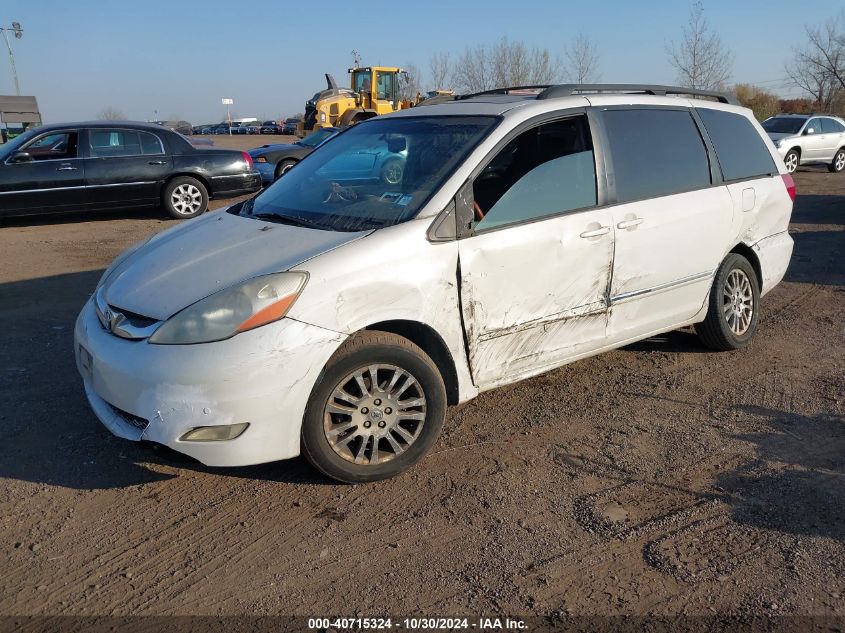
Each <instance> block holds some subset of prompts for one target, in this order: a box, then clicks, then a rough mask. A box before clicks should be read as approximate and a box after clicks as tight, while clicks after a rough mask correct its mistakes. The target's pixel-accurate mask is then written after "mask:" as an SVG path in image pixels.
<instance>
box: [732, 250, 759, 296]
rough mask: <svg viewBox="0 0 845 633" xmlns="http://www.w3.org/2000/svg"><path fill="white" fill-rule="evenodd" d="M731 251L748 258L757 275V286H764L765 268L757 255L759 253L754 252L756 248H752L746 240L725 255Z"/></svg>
mask: <svg viewBox="0 0 845 633" xmlns="http://www.w3.org/2000/svg"><path fill="white" fill-rule="evenodd" d="M730 253H736V254H737V255H742V256H743V257H744V258H745V259H747V260H748V263H749V264H751V267H752V268H753V269H754V274H755V275H757V287H758V288H761V289H762V287H763V268H762V266H761V265H760V258H759V257H757V253H755V252H754V249H753V248H751V247H750V246H749V245H748V244H746V243H745V242H740V243H739V244H737V245H736V246H734V247H733V248H732V249H731V250H730V251H728V253H727V254H726V255H725V256H726V257H727V255H729V254H730Z"/></svg>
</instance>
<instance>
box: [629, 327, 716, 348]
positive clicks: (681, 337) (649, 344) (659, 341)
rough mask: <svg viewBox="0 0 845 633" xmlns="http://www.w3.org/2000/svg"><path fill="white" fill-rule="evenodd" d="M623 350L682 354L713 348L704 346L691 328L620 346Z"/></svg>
mask: <svg viewBox="0 0 845 633" xmlns="http://www.w3.org/2000/svg"><path fill="white" fill-rule="evenodd" d="M622 351H623V352H666V353H684V354H701V353H708V354H712V353H713V350H711V349H709V348H707V347H704V344H703V343H702V342H701V339H699V338H698V335H697V334H696V333H695V331H694V330H693V329H692V328H685V329H683V330H673V331H671V332H666V333H664V334H658V335H657V336H652V337H651V338H647V339H645V340H642V341H637V342H636V343H631V344H630V345H626V346H625V347H623V348H622Z"/></svg>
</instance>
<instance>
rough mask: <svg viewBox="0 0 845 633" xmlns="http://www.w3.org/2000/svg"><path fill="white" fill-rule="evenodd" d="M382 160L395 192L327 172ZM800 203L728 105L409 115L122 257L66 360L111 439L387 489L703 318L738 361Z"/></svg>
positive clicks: (544, 106)
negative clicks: (442, 442) (497, 403)
mask: <svg viewBox="0 0 845 633" xmlns="http://www.w3.org/2000/svg"><path fill="white" fill-rule="evenodd" d="M587 90H589V91H587ZM679 93H681V94H679ZM644 148H648V151H647V152H646V151H644ZM385 151H387V152H389V153H399V152H404V153H405V155H406V163H405V168H404V170H403V174H402V178H401V179H400V181H399V182H397V183H395V184H392V183H387V182H385V181H383V180H380V179H373V180H360V179H359V180H354V181H350V182H345V181H343V180H342V178H340V177H336V175H337V174H340V173H346V172H347V171H348V168H349V163H350V162H354V161H358V162H359V163H360V165H361V168H362V169H364V168H366V166H367V164H368V163H367V161H372V160H374V158H373V157H374V156H377V155H379V154H382V153H384V152H385ZM335 166H337V169H335ZM794 195H795V189H794V185H793V183H792V178H791V177H790V176H789V174H787V173H786V169H785V167H784V165H783V163H782V161H781V160H780V159H779V157H778V155H777V152H776V150H775V148H774V146H773V145H772V143H771V142H770V141H769V139H768V138H767V137H766V134H765V132H763V130H762V128H761V127H760V125H759V124H758V123H757V122H756V121H755V120H754V118H753V116H752V115H751V112H750V111H749V110H747V109H744V108H741V107H738V106H735V105H731V104H730V103H728V99H726V98H724V97H722V96H720V95H714V94H710V93H700V94H699V93H695V94H693V95H691V94H690V91H689V90H688V89H677V90H675V89H671V88H666V87H654V86H646V87H643V86H612V87H610V88H608V89H607V90H605V89H604V88H603V87H601V86H594V87H592V88H590V89H587V88H585V87H583V86H582V87H574V86H550V87H548V88H547V89H545V90H542V91H541V92H539V93H537V92H535V93H534V94H525V92H524V91H520V92H517V93H513V94H511V93H509V92H508V91H507V90H503V91H500V94H497V93H493V94H488V93H483V94H479V95H475V96H471V97H468V98H462V99H457V100H455V101H454V102H452V103H448V104H442V105H436V106H431V107H428V108H423V109H420V110H417V109H410V110H403V111H400V112H397V113H394V114H391V115H389V116H382V117H377V118H375V119H373V120H371V121H367V122H364V123H360V124H358V125H355V126H353V127H351V128H349V129H348V130H346V131H344V132H342V133H341V134H339V135H338V136H336V137H335V138H334V139H333V140H332V141H331V142H330V143H327V144H325V145H323V146H321V147H320V148H318V149H317V150H316V151H314V152H313V153H312V154H311V155H309V156H308V157H307V158H305V159H304V160H303V161H302V162H301V163H300V164H299V165H298V166H297V168H296V169H294V170H291V172H290V173H289V174H287V175H286V176H285V177H284V178H283V179H281V180H279V181H278V182H276V183H275V184H273V185H272V186H271V187H269V188H268V189H266V190H264V191H262V192H261V193H260V194H258V195H257V196H256V197H255V198H253V199H252V200H248V201H246V202H243V203H240V204H236V205H234V206H232V207H230V208H228V209H226V210H223V211H220V212H216V213H211V214H207V215H205V216H202V217H200V218H199V219H197V220H193V221H191V222H186V223H184V224H181V225H179V226H177V227H174V228H172V229H170V230H167V231H165V232H163V233H160V234H158V235H156V236H155V237H153V238H152V239H150V240H148V241H147V242H146V243H143V244H140V245H138V246H136V247H134V248H132V249H130V250H128V251H127V252H125V253H123V254H122V255H121V256H120V257H119V258H118V259H117V260H115V262H114V263H113V264H112V265H111V266H110V267H109V269H108V270H107V271H106V272H105V273H104V274H103V276H102V279H101V280H100V282H99V284H98V286H97V288H96V291H95V293H94V295H93V296H92V298H91V299H90V300H89V301H88V302H87V303H86V304H85V306H84V308H83V309H82V312H81V314H80V315H79V319H78V321H77V323H76V331H75V342H76V350H75V351H76V358H77V364H78V368H79V371H80V373H81V374H82V377H83V381H84V386H85V392H86V393H87V396H88V399H89V400H90V403H91V406H92V407H93V409H94V412H95V414H96V415H97V417H99V419H100V420H101V421H102V422H103V424H105V426H106V427H108V428H109V429H110V430H111V431H112V432H113V433H115V434H116V435H118V436H120V437H123V438H126V439H130V440H142V439H143V440H150V441H152V442H158V443H160V444H164V445H167V446H169V447H171V448H173V449H175V450H177V451H180V452H182V453H185V454H187V455H190V456H192V457H194V458H196V459H198V460H199V461H201V462H203V463H205V464H207V465H211V466H238V465H247V464H256V463H260V462H269V461H273V460H280V459H285V458H290V457H294V456H296V455H299V454H300V452H304V453H305V455H306V456H307V457H308V459H310V460H311V462H312V463H313V464H314V465H315V466H316V467H317V468H318V469H320V470H321V471H322V472H324V473H326V474H327V475H329V476H331V477H334V478H336V479H339V480H342V481H347V482H363V481H371V480H376V479H381V478H385V477H388V476H391V475H394V474H396V473H399V472H401V471H403V470H404V469H406V468H408V467H409V466H411V465H412V464H414V463H415V462H416V461H418V460H419V459H420V458H421V457H422V456H423V455H424V454H425V453H426V451H427V450H428V449H429V448H430V447H431V446H432V444H433V443H434V442H435V440H436V439H437V436H438V433H439V431H440V429H441V426H442V425H443V421H444V417H445V413H446V408H447V406H449V405H456V404H458V403H462V402H466V401H468V400H470V399H472V398H474V397H475V396H477V395H478V394H479V393H481V392H483V391H486V390H489V389H493V388H495V387H499V386H501V385H507V384H510V383H513V382H515V381H518V380H522V379H524V378H528V377H529V376H534V375H536V374H540V373H542V372H546V371H549V370H551V369H554V368H556V367H560V366H561V365H563V364H565V363H569V362H572V361H575V360H578V359H581V358H585V357H587V356H591V355H593V354H597V353H599V352H603V351H606V350H610V349H613V348H617V347H620V346H623V345H627V344H629V343H631V342H633V341H637V340H639V339H644V338H647V337H651V336H653V335H655V334H658V333H661V332H665V331H668V330H673V329H676V328H680V327H682V326H687V325H691V324H695V326H696V328H697V330H698V332H699V334H700V336H701V339H702V341H703V342H704V344H705V345H707V346H709V347H711V348H714V349H717V350H730V349H736V348H740V347H742V346H744V345H746V344H747V343H748V342H749V341H750V340H751V338H752V336H753V335H754V333H755V331H756V330H757V325H758V322H759V319H760V314H761V304H760V301H761V297H762V296H763V295H765V294H766V293H767V292H769V291H770V290H771V289H772V288H773V287H774V286H775V285H776V284H777V283H778V282H779V281H780V280H781V278H782V277H783V275H784V273H785V271H786V268H787V264H788V262H789V259H790V255H791V252H792V239H791V238H790V236H789V234H788V233H787V227H788V224H789V219H790V215H791V212H792V202H793V198H794ZM490 423H491V424H495V420H491V421H490Z"/></svg>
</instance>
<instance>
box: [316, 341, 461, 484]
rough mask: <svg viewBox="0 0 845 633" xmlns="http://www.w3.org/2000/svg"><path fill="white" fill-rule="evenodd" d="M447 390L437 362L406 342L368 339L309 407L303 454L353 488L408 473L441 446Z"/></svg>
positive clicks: (320, 386) (344, 357) (339, 363)
mask: <svg viewBox="0 0 845 633" xmlns="http://www.w3.org/2000/svg"><path fill="white" fill-rule="evenodd" d="M445 415H446V389H445V387H444V385H443V379H442V377H441V376H440V373H439V371H438V370H437V367H436V366H435V364H434V362H433V361H432V360H431V359H430V358H429V357H428V356H427V355H426V353H425V352H424V351H423V350H421V349H420V348H419V347H417V346H416V345H414V344H413V343H411V342H410V341H408V340H407V339H404V338H402V337H401V336H397V335H395V334H388V333H385V332H361V333H359V334H357V335H355V336H354V337H353V338H352V339H350V340H349V341H347V342H346V343H344V344H343V345H342V346H341V348H340V349H339V350H338V351H337V353H336V354H335V355H334V356H333V357H332V359H331V360H330V361H329V363H328V364H327V365H326V368H325V370H324V372H323V375H322V376H321V377H320V380H319V382H318V383H317V385H316V386H315V387H314V390H313V392H312V394H311V398H310V399H309V402H308V406H307V408H306V411H305V417H304V419H303V423H302V449H303V453H304V454H305V456H306V457H307V458H308V460H309V461H310V462H311V463H312V464H313V465H314V466H315V467H316V468H317V469H318V470H320V471H321V472H323V473H324V474H326V475H328V476H329V477H332V478H334V479H338V480H340V481H344V482H347V483H361V482H367V481H376V480H379V479H386V478H388V477H392V476H394V475H397V474H399V473H401V472H403V471H404V470H407V469H408V468H410V467H411V466H412V465H414V464H415V463H416V462H417V461H419V460H420V459H421V458H422V457H423V455H425V454H426V452H428V449H429V448H430V447H431V445H432V444H433V443H434V442H435V440H436V439H437V436H438V435H439V434H440V429H441V428H442V426H443V419H444V417H445Z"/></svg>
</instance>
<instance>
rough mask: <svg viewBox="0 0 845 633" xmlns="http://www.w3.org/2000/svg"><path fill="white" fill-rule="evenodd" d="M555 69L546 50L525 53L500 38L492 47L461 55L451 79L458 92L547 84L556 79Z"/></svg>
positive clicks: (522, 47)
mask: <svg viewBox="0 0 845 633" xmlns="http://www.w3.org/2000/svg"><path fill="white" fill-rule="evenodd" d="M559 65H560V64H559V62H558V61H556V60H553V59H552V56H551V54H550V53H549V51H548V49H546V48H533V49H528V48H527V47H526V46H525V44H523V43H522V42H511V41H509V40H508V39H507V38H506V37H503V38H502V39H501V40H499V41H498V42H496V44H494V45H492V46H489V47H488V46H485V45H483V44H482V45H479V46H476V47H475V48H472V49H467V50H466V51H464V53H463V54H462V55H461V56H460V58H459V59H458V62H457V64H456V65H455V68H454V71H453V73H452V79H453V81H454V84H455V87H456V88H457V89H458V90H460V91H462V92H480V91H482V90H492V89H494V88H505V87H508V86H524V85H538V84H548V83H553V82H554V81H555V80H556V79H557V78H558V71H557V68H558V67H559Z"/></svg>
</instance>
